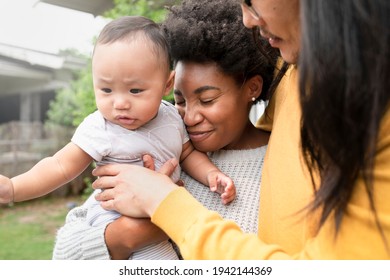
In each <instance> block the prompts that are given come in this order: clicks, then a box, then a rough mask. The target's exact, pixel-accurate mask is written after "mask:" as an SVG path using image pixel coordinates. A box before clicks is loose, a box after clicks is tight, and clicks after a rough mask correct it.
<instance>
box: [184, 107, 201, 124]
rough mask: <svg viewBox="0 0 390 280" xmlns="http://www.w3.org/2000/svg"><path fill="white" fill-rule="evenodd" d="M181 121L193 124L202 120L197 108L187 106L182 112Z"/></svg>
mask: <svg viewBox="0 0 390 280" xmlns="http://www.w3.org/2000/svg"><path fill="white" fill-rule="evenodd" d="M183 121H184V123H185V125H186V126H194V125H196V124H198V123H199V122H201V121H202V115H201V114H200V113H199V111H198V110H196V109H193V108H190V107H188V106H187V107H186V108H185V110H184V113H183Z"/></svg>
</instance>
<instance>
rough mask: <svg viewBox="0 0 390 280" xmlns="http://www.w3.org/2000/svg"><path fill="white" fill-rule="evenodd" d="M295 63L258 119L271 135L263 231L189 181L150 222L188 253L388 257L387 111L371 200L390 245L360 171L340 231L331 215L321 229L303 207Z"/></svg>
mask: <svg viewBox="0 0 390 280" xmlns="http://www.w3.org/2000/svg"><path fill="white" fill-rule="evenodd" d="M300 117H301V112H300V106H299V96H298V88H297V70H296V68H290V69H289V71H288V72H287V74H286V76H285V77H284V78H283V79H282V81H281V84H280V85H279V87H278V91H277V92H276V93H275V95H274V97H273V99H272V100H271V102H270V105H269V106H268V107H267V114H265V115H264V116H263V117H262V119H260V120H259V123H258V126H259V127H261V128H263V129H271V128H272V134H271V138H270V141H269V144H268V150H267V154H266V158H265V163H264V167H263V173H262V185H261V194H260V213H259V234H258V236H257V235H254V234H244V233H242V232H241V231H240V229H239V227H238V226H237V225H236V224H234V223H233V222H230V221H225V220H223V219H221V218H220V216H219V215H218V214H217V213H214V212H211V211H208V210H207V209H205V208H204V207H203V206H202V205H201V204H200V203H198V202H197V201H196V200H195V199H194V198H193V197H192V196H191V195H190V194H189V193H188V192H187V191H186V190H185V189H184V188H178V189H176V190H175V191H173V192H172V193H171V194H170V195H169V196H168V197H167V198H166V199H165V200H164V201H163V202H162V203H161V204H160V206H159V207H158V209H157V210H156V212H155V213H154V215H153V217H152V221H153V222H154V223H156V224H157V225H158V226H159V227H161V228H162V229H163V230H164V231H165V232H166V233H167V234H168V235H169V236H170V237H171V238H172V239H173V240H174V241H175V242H176V243H177V244H178V246H179V247H180V250H181V253H182V254H183V257H184V258H185V259H390V110H388V111H387V113H386V115H385V117H384V119H383V121H382V124H381V130H380V133H379V140H378V143H377V155H376V161H375V170H374V177H375V179H374V180H375V181H374V202H375V206H376V211H377V214H378V217H379V219H380V223H381V226H382V229H383V235H384V237H385V238H386V240H387V243H388V244H389V245H388V246H389V247H388V248H386V245H385V242H384V240H383V237H382V236H381V233H380V231H379V230H378V228H377V227H376V224H375V219H374V215H373V213H372V211H371V209H370V206H369V201H368V196H367V194H366V191H365V188H364V184H363V181H362V179H361V178H359V180H358V181H357V182H356V186H355V190H354V193H353V195H352V198H351V201H350V202H349V204H348V207H347V211H346V214H345V215H344V218H343V220H342V224H341V227H340V231H339V233H338V235H337V237H335V234H334V221H333V219H332V217H330V218H329V219H328V220H327V221H326V222H325V224H324V226H323V227H322V228H321V230H320V231H318V232H317V231H316V226H317V223H316V217H315V215H314V214H309V213H308V211H307V210H305V206H307V205H308V204H309V202H310V201H311V200H312V197H313V188H312V185H311V180H310V178H309V175H308V172H307V170H306V169H305V168H304V167H302V166H303V165H302V157H301V156H300V143H299V141H300Z"/></svg>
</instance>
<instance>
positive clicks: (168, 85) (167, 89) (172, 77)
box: [165, 71, 176, 95]
mask: <svg viewBox="0 0 390 280" xmlns="http://www.w3.org/2000/svg"><path fill="white" fill-rule="evenodd" d="M175 74H176V72H175V71H171V72H170V73H169V77H168V80H167V83H166V85H165V95H168V94H169V93H170V91H171V90H172V88H173V85H174V83H175Z"/></svg>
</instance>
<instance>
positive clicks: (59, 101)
mask: <svg viewBox="0 0 390 280" xmlns="http://www.w3.org/2000/svg"><path fill="white" fill-rule="evenodd" d="M95 110H96V104H95V99H94V92H93V84H92V71H91V60H90V59H89V61H88V67H87V68H85V69H83V70H82V71H80V72H79V73H78V74H77V78H76V79H75V80H74V81H72V82H71V84H70V87H69V88H64V89H62V90H60V91H59V92H58V93H57V95H56V98H55V99H54V100H53V101H52V102H51V103H50V108H49V111H48V113H47V114H48V119H49V123H55V124H59V125H64V126H77V125H79V124H80V123H81V121H82V120H83V119H84V118H85V117H86V116H87V115H88V114H90V113H92V112H94V111H95Z"/></svg>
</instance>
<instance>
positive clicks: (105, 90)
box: [102, 88, 112, 93]
mask: <svg viewBox="0 0 390 280" xmlns="http://www.w3.org/2000/svg"><path fill="white" fill-rule="evenodd" d="M102 91H103V92H105V93H111V92H112V90H111V89H110V88H102Z"/></svg>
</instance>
